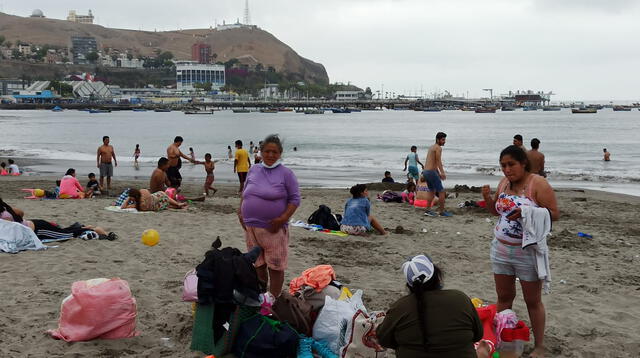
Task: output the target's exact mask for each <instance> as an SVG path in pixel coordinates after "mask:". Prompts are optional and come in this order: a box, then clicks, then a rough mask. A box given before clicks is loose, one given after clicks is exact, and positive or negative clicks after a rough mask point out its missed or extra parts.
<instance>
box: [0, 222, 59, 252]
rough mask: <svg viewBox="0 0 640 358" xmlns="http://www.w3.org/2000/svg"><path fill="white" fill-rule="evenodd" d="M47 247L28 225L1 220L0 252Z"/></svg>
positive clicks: (43, 248)
mask: <svg viewBox="0 0 640 358" xmlns="http://www.w3.org/2000/svg"><path fill="white" fill-rule="evenodd" d="M46 248H47V247H46V246H44V245H43V244H42V242H41V241H40V239H38V237H37V236H36V234H35V233H34V232H33V231H31V229H29V228H28V227H26V226H24V225H22V224H19V223H16V222H13V221H7V220H0V252H8V253H10V254H16V253H18V252H20V251H25V250H45V249H46Z"/></svg>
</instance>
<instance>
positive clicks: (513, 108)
mask: <svg viewBox="0 0 640 358" xmlns="http://www.w3.org/2000/svg"><path fill="white" fill-rule="evenodd" d="M500 110H501V111H503V112H513V111H515V110H516V107H508V106H504V107H502V108H500Z"/></svg>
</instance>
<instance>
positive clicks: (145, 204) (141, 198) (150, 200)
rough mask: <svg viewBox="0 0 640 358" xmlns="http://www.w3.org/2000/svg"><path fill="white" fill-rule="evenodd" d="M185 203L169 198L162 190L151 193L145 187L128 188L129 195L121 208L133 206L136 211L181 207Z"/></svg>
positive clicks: (184, 205)
mask: <svg viewBox="0 0 640 358" xmlns="http://www.w3.org/2000/svg"><path fill="white" fill-rule="evenodd" d="M186 206H187V204H186V203H179V202H177V201H175V200H173V199H171V198H170V197H169V196H168V195H167V194H166V193H165V192H164V191H157V192H155V193H153V194H152V193H151V192H150V191H149V190H147V189H140V190H138V189H129V197H128V198H127V200H125V202H124V203H123V204H122V206H121V208H122V209H130V208H135V209H137V210H138V211H162V210H166V209H168V208H172V209H182V208H184V207H186Z"/></svg>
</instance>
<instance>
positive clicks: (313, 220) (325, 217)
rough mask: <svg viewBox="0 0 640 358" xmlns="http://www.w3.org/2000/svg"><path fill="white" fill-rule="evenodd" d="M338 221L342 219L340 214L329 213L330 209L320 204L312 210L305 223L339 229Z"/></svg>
mask: <svg viewBox="0 0 640 358" xmlns="http://www.w3.org/2000/svg"><path fill="white" fill-rule="evenodd" d="M340 221H342V216H341V215H333V214H331V209H329V207H328V206H326V205H320V206H319V207H318V210H316V211H314V212H313V214H311V216H309V219H307V223H309V224H315V225H320V226H322V227H323V228H324V229H329V230H340Z"/></svg>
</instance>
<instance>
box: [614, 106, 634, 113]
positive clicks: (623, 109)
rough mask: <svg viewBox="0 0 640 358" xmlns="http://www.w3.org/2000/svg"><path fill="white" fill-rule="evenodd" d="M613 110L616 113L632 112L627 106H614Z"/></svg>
mask: <svg viewBox="0 0 640 358" xmlns="http://www.w3.org/2000/svg"><path fill="white" fill-rule="evenodd" d="M613 110H614V111H616V112H630V111H631V107H627V106H613Z"/></svg>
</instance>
